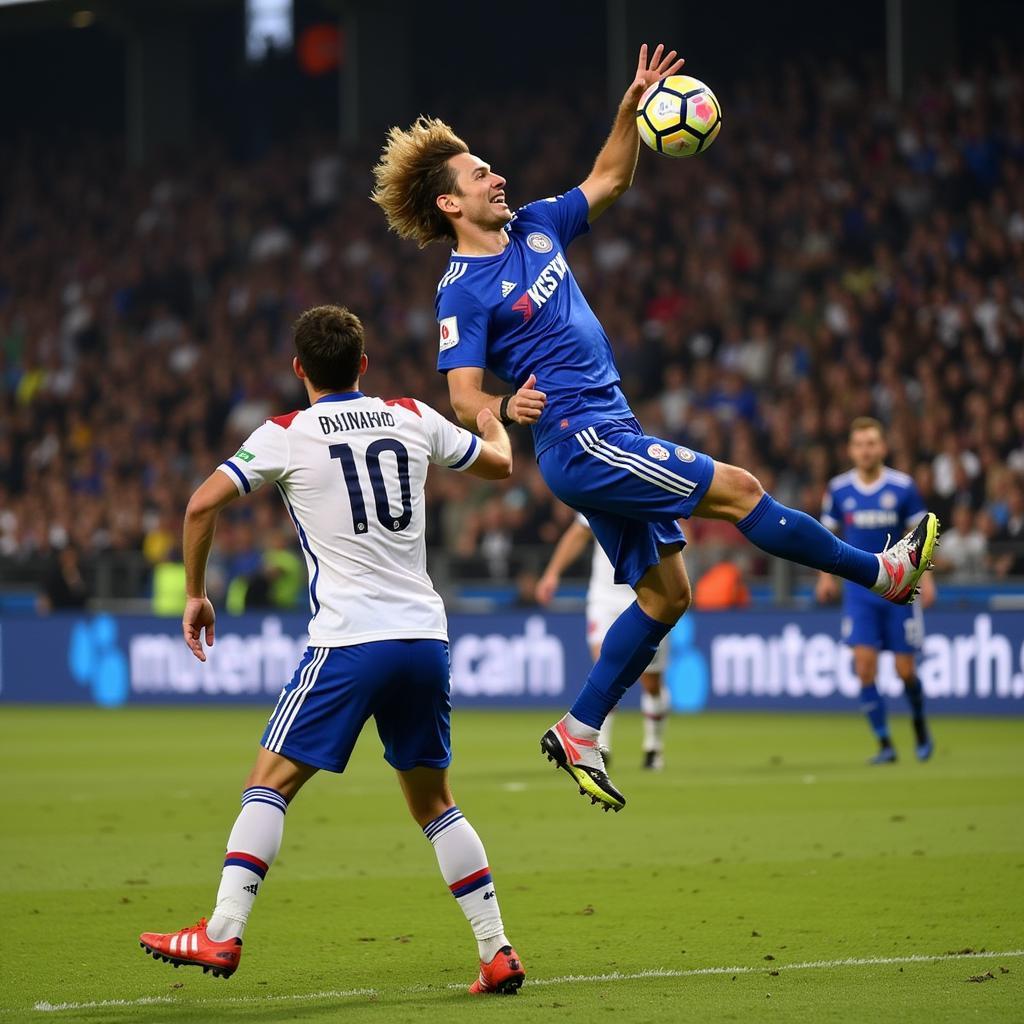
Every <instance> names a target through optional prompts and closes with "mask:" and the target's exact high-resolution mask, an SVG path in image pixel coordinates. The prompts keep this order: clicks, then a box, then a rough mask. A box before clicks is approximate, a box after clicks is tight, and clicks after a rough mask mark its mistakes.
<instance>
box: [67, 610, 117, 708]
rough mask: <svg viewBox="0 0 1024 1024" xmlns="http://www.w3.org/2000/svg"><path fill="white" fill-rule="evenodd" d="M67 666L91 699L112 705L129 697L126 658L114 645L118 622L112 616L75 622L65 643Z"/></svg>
mask: <svg viewBox="0 0 1024 1024" xmlns="http://www.w3.org/2000/svg"><path fill="white" fill-rule="evenodd" d="M68 668H69V669H70V670H71V675H72V676H73V677H74V680H75V682H77V683H78V685H79V686H88V687H89V691H90V693H91V694H92V699H93V700H94V701H95V702H96V703H97V704H99V705H100V706H101V707H105V708H115V707H118V706H119V705H121V704H123V703H124V702H125V701H126V700H127V699H128V691H129V683H128V659H127V658H126V657H125V656H124V652H123V651H122V650H121V649H120V648H119V647H118V646H117V622H116V620H115V619H114V617H113V616H111V615H97V616H96V617H95V618H91V619H82V620H80V621H79V622H76V623H75V625H74V628H73V629H72V630H71V643H70V644H69V645H68Z"/></svg>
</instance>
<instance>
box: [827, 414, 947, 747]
mask: <svg viewBox="0 0 1024 1024" xmlns="http://www.w3.org/2000/svg"><path fill="white" fill-rule="evenodd" d="M849 453H850V461H851V462H852V463H853V469H851V470H850V471H849V472H848V473H841V474H840V475H839V476H837V477H833V479H832V480H830V481H829V485H828V490H827V491H826V492H825V500H824V502H823V504H822V511H821V521H822V523H823V524H824V525H825V526H826V527H828V529H830V530H832V531H834V532H835V533H838V534H840V535H841V536H842V538H843V539H844V540H845V541H847V542H848V543H850V544H853V545H854V546H855V547H858V548H863V549H864V550H865V551H875V550H878V549H880V548H883V547H885V545H886V544H887V543H888V540H889V538H890V537H892V536H894V535H895V534H898V533H899V532H900V531H901V530H904V529H912V528H913V527H915V526H917V524H918V523H919V522H920V521H921V519H922V518H923V516H924V515H925V507H924V502H923V501H922V500H921V495H920V494H919V493H918V490H917V488H916V487H915V486H914V481H913V480H912V479H911V478H910V477H909V476H907V474H906V473H899V472H897V471H896V470H895V469H889V467H888V466H886V465H885V456H886V447H885V434H884V431H883V429H882V424H881V423H879V422H878V420H875V419H872V418H871V417H869V416H861V417H858V418H857V419H855V420H854V421H853V423H852V424H850V446H849ZM837 585H838V584H837V581H836V578H835V577H834V576H831V575H829V574H828V573H822V574H821V575H820V576H819V577H818V586H817V597H818V600H819V601H832V600H834V599H835V597H836V596H837V595H836V589H837ZM934 600H935V586H934V584H933V583H932V581H931V577H930V576H925V577H924V578H923V579H922V581H921V604H920V605H914V606H912V607H911V606H907V605H903V606H900V605H894V604H891V603H890V602H888V601H884V600H882V598H880V597H877V596H875V595H874V594H872V593H869V592H868V591H866V590H864V589H862V588H861V587H844V588H843V639H844V640H845V641H846V642H847V643H848V644H849V645H850V646H851V647H852V648H853V668H854V671H855V672H856V673H857V677H858V678H859V679H860V685H861V691H860V703H861V708H862V709H863V711H864V714H865V715H866V716H867V720H868V724H869V725H870V726H871V730H872V732H874V734H875V736H876V737H877V738H878V744H879V749H878V753H877V754H875V756H874V757H873V758H871V761H870V763H871V764H891V763H892V762H893V761H895V760H896V748H895V747H894V746H893V745H892V738H891V737H890V735H889V723H888V716H887V715H886V709H885V699H884V698H883V697H882V695H881V694H880V693H879V692H878V686H877V685H876V682H875V678H876V675H877V672H878V652H879V651H892V652H893V655H894V657H895V662H896V671H897V673H898V674H899V677H900V679H902V680H903V688H904V692H905V693H906V696H907V703H908V704H909V705H910V713H911V716H912V719H913V722H914V736H915V739H916V751H917V757H918V759H919V760H921V761H927V760H928V758H929V757H931V756H932V748H933V745H932V738H931V734H930V733H929V731H928V723H927V721H926V720H925V715H924V691H923V690H922V688H921V680H920V679H918V678H917V664H916V662H917V657H916V656H917V653H918V651H920V649H921V643H922V641H923V640H924V621H923V618H922V616H921V612H920V609H921V607H922V606H924V607H928V605H930V604H931V603H932V602H933V601H934Z"/></svg>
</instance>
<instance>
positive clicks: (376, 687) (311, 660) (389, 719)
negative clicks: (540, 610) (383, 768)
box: [260, 640, 452, 772]
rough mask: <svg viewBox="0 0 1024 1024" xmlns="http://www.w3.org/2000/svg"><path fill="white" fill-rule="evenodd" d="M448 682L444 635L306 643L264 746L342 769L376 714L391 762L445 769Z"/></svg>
mask: <svg viewBox="0 0 1024 1024" xmlns="http://www.w3.org/2000/svg"><path fill="white" fill-rule="evenodd" d="M449 683H450V671H449V663H448V644H447V643H445V641H443V640H376V641H373V642H371V643H366V644H354V645H353V646H351V647H308V648H306V653H305V655H304V656H303V658H302V661H301V662H300V663H299V667H298V668H297V669H296V670H295V675H294V676H293V677H292V680H291V682H290V683H289V684H288V685H287V686H286V687H285V688H284V689H283V690H282V691H281V696H280V697H278V699H277V707H275V708H274V713H273V714H272V715H271V716H270V721H269V722H268V723H267V728H266V730H265V731H264V733H263V739H262V740H260V744H261V745H262V746H264V747H266V748H267V750H269V751H272V752H273V753H275V754H282V755H283V756H285V757H290V758H291V759H292V760H293V761H301V762H302V763H303V764H308V765H312V766H313V767H314V768H326V769H327V770H328V771H331V772H342V771H344V770H345V765H347V764H348V759H349V757H351V756H352V749H353V748H354V747H355V745H356V740H357V739H358V738H359V733H360V732H362V729H363V726H364V725H365V724H366V720H367V719H368V718H370V717H371V715H372V716H373V718H374V719H375V720H376V723H377V733H378V735H379V736H380V739H381V742H382V743H383V744H384V758H385V760H386V761H387V762H388V764H390V765H391V767H392V768H397V769H398V770H399V771H407V770H408V769H410V768H416V767H419V766H424V767H427V768H447V767H448V765H449V764H450V763H451V759H452V751H451V710H452V705H451V701H450V700H449Z"/></svg>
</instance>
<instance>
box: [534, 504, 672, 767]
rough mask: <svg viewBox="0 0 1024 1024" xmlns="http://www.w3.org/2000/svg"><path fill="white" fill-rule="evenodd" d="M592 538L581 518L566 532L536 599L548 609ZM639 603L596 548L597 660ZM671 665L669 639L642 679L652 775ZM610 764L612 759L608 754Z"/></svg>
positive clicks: (592, 609)
mask: <svg viewBox="0 0 1024 1024" xmlns="http://www.w3.org/2000/svg"><path fill="white" fill-rule="evenodd" d="M593 539H594V534H593V531H592V530H591V529H590V524H589V523H588V522H587V519H586V517H585V516H583V515H577V516H576V520H575V521H574V522H573V523H572V525H571V526H569V528H568V529H567V530H566V531H565V533H563V534H562V536H561V537H560V538H559V540H558V543H557V544H556V545H555V550H554V551H553V552H552V553H551V559H550V561H549V562H548V565H547V568H546V569H545V570H544V573H543V575H542V576H541V578H540V579H539V580H538V581H537V590H536V597H537V600H538V601H539V602H540V603H541V604H542V605H547V604H548V603H549V602H550V601H551V599H552V598H553V597H554V595H555V591H556V590H557V589H558V583H559V580H560V579H561V578H562V573H564V572H565V570H566V569H567V568H568V567H569V566H570V565H572V563H573V562H575V561H576V559H577V558H579V556H580V555H581V554H582V553H583V552H584V550H586V547H587V545H588V544H589V543H591V541H593ZM635 599H636V594H634V592H633V589H632V588H631V587H630V586H628V585H627V584H625V583H616V582H615V569H614V567H613V566H612V563H611V562H610V561H609V560H608V556H607V555H606V554H605V553H604V550H603V549H602V547H601V545H600V544H594V553H593V558H592V560H591V566H590V580H589V582H588V583H587V643H588V645H589V646H590V655H591V657H592V658H593V659H594V661H597V659H598V658H599V657H600V655H601V644H602V643H604V638H605V634H606V633H607V632H608V630H609V629H610V628H611V625H612V623H613V622H614V621H615V620H616V619H617V618H618V617H619V616H620V615H621V614H622V613H623V612H624V611H625V610H626V609H627V608H628V607H629V606H630V605H631V604H632V603H633V601H634V600H635ZM667 662H668V637H666V638H665V639H664V640H662V641H661V643H660V644H659V645H658V650H657V652H656V653H655V655H654V658H653V659H652V660H651V663H650V665H648V666H647V669H646V671H645V672H644V673H643V674H642V675H641V676H640V685H641V686H642V687H643V692H642V693H641V694H640V710H641V711H642V712H643V716H644V736H643V754H644V757H643V766H644V768H647V769H649V770H651V771H661V769H662V768H664V766H665V759H664V753H663V750H664V739H663V736H664V730H665V718H666V716H667V715H668V711H669V707H670V705H671V699H670V696H669V692H668V687H667V686H665V683H664V674H665V666H666V664H667ZM613 719H614V715H612V714H609V715H608V717H607V718H606V719H605V720H604V722H603V724H602V725H601V732H600V738H599V740H598V742H599V743H600V744H601V748H602V751H607V752H608V753H610V752H611V745H612V721H613ZM605 760H606V761H607V760H608V756H607V755H606V756H605Z"/></svg>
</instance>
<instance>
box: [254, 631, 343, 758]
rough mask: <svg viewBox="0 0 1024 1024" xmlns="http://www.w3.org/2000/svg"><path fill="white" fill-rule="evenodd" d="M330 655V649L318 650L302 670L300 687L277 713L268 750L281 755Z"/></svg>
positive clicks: (321, 648) (267, 746)
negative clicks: (285, 739) (301, 709)
mask: <svg viewBox="0 0 1024 1024" xmlns="http://www.w3.org/2000/svg"><path fill="white" fill-rule="evenodd" d="M330 653H331V648H330V647H318V648H316V652H315V653H314V655H313V657H312V658H310V659H309V663H308V664H307V665H306V667H305V668H304V669H303V670H302V675H301V676H300V677H299V685H298V686H296V687H295V689H294V690H292V692H291V693H290V694H288V698H287V699H286V700H285V702H284V704H282V705H281V707H280V708H279V709H278V711H277V716H276V717H277V720H276V721H275V722H274V724H273V727H272V728H271V730H270V735H269V737H268V738H267V743H266V748H267V750H270V751H272V752H273V753H275V754H277V753H280V750H281V744H282V743H284V738H285V736H287V735H288V730H289V729H290V728H291V726H292V722H294V721H295V716H296V715H297V714H298V713H299V708H301V707H302V702H303V701H304V700H305V699H306V694H307V693H309V691H310V690H311V689H312V688H313V684H314V683H315V682H316V680H317V676H318V675H319V674H320V667H321V666H322V665H323V663H324V662H325V661H326V660H327V655H328V654H330Z"/></svg>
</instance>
